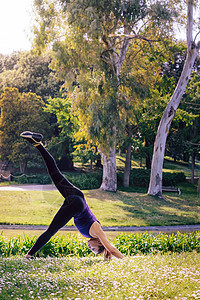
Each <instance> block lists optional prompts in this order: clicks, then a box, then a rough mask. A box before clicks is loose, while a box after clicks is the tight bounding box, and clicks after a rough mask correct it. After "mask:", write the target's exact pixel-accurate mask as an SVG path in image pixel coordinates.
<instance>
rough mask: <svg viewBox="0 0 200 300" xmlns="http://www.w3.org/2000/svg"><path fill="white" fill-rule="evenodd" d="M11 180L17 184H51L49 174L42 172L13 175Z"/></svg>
mask: <svg viewBox="0 0 200 300" xmlns="http://www.w3.org/2000/svg"><path fill="white" fill-rule="evenodd" d="M12 178H13V181H14V182H16V183H18V184H26V183H35V184H51V183H52V181H51V178H50V176H49V175H44V174H36V175H35V174H29V175H22V176H21V175H19V174H14V175H13V177H12Z"/></svg>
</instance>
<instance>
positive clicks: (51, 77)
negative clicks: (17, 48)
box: [0, 51, 63, 101]
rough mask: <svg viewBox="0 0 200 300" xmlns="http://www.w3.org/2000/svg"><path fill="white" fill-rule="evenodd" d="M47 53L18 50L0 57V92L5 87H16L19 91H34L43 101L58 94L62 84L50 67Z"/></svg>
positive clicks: (49, 58)
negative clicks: (36, 53) (40, 54)
mask: <svg viewBox="0 0 200 300" xmlns="http://www.w3.org/2000/svg"><path fill="white" fill-rule="evenodd" d="M50 64H51V57H50V55H49V54H44V55H42V56H37V55H35V54H32V53H31V52H28V51H25V52H19V53H13V54H11V55H4V56H2V58H0V92H3V91H4V89H5V88H6V87H16V88H17V89H18V90H19V92H20V93H29V92H31V93H36V94H37V95H38V96H41V97H42V98H43V99H44V100H45V101H46V100H47V99H48V98H49V97H52V98H54V97H56V96H57V95H59V92H60V88H61V86H62V84H63V82H62V81H60V80H59V79H58V78H57V77H56V74H55V71H52V70H51V69H50Z"/></svg>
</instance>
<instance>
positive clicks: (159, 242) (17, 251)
mask: <svg viewBox="0 0 200 300" xmlns="http://www.w3.org/2000/svg"><path fill="white" fill-rule="evenodd" d="M36 239H37V237H36V236H33V237H31V236H27V235H25V236H24V238H22V237H20V236H18V237H13V238H11V239H10V240H6V239H5V238H4V237H3V236H2V234H1V235H0V255H1V256H2V257H9V256H12V255H24V254H25V253H27V251H28V250H29V249H30V248H31V247H32V245H33V244H34V242H35V241H36ZM112 243H113V245H115V246H116V247H117V249H119V250H120V251H121V252H122V253H124V254H125V255H136V254H156V253H168V252H171V253H175V252H178V253H180V252H191V251H196V252H200V234H199V232H193V233H179V232H178V233H177V234H171V235H168V234H163V233H159V234H155V235H153V234H149V233H142V234H141V233H136V234H134V233H132V234H123V233H120V234H118V235H117V236H116V238H115V239H114V240H113V242H112ZM37 255H38V256H40V257H47V256H54V257H55V256H56V257H61V256H67V255H70V256H78V257H84V256H88V255H92V256H93V253H92V252H91V251H90V250H89V248H88V245H87V242H86V240H85V239H83V238H82V237H80V236H78V235H76V234H68V235H62V236H56V237H53V238H52V239H51V240H50V241H49V242H48V243H47V244H46V245H45V246H44V247H43V248H42V249H40V251H39V252H38V253H37Z"/></svg>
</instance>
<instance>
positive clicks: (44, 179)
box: [13, 173, 102, 190]
mask: <svg viewBox="0 0 200 300" xmlns="http://www.w3.org/2000/svg"><path fill="white" fill-rule="evenodd" d="M66 177H67V179H68V180H69V181H70V182H71V183H72V184H74V185H75V186H77V187H78V188H79V189H81V190H84V189H85V190H89V189H98V188H99V187H100V185H101V178H102V174H101V173H88V174H85V173H79V174H76V173H66ZM13 180H14V181H15V182H17V183H19V184H27V183H29V184H31V183H35V184H51V183H52V181H51V177H50V176H49V175H45V174H37V175H23V176H20V175H15V176H13Z"/></svg>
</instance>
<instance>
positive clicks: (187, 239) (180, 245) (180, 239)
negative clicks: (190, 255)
mask: <svg viewBox="0 0 200 300" xmlns="http://www.w3.org/2000/svg"><path fill="white" fill-rule="evenodd" d="M114 243H115V246H116V247H117V248H118V249H119V250H120V251H121V252H122V253H124V254H128V255H136V254H140V253H143V254H148V253H152V254H156V253H168V252H172V253H175V252H178V253H180V252H183V251H189V252H191V251H194V250H195V251H197V252H200V235H199V232H193V233H183V234H182V233H180V232H177V234H171V235H168V234H162V233H159V234H155V235H153V234H148V233H143V234H140V233H136V234H128V235H123V234H120V235H119V236H117V237H116V239H115V242H114Z"/></svg>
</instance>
